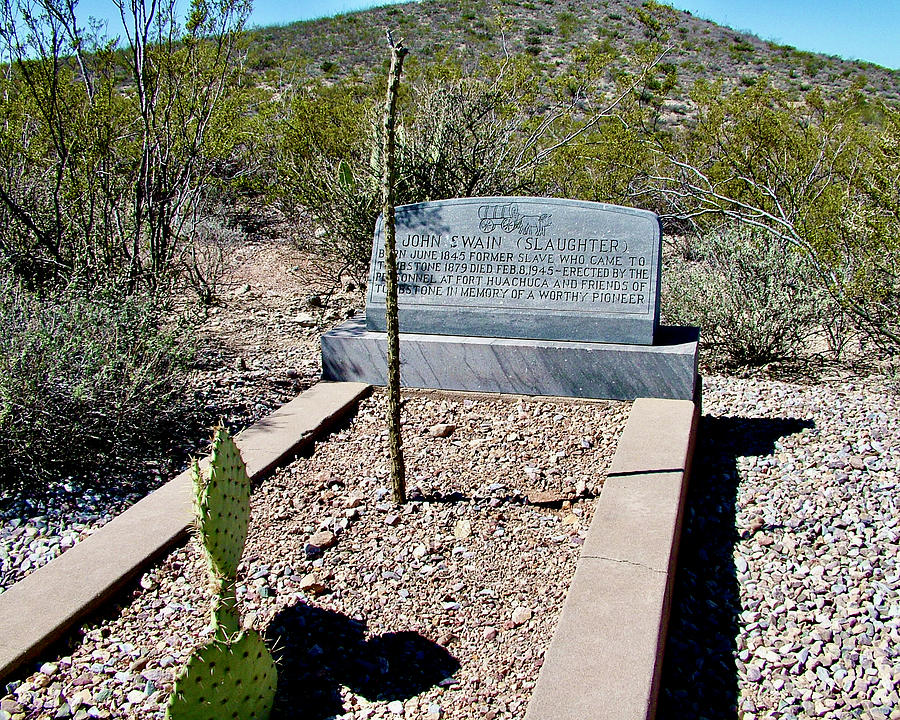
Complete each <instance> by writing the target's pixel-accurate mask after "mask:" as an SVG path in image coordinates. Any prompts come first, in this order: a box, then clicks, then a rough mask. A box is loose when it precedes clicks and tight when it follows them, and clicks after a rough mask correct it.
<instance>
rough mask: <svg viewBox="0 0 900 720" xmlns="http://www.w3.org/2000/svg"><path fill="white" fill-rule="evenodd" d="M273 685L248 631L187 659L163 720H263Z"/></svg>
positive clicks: (271, 666)
mask: <svg viewBox="0 0 900 720" xmlns="http://www.w3.org/2000/svg"><path fill="white" fill-rule="evenodd" d="M277 679H278V678H277V673H276V670H275V663H274V662H273V661H272V656H271V654H270V653H269V651H268V649H267V648H266V646H265V643H263V640H262V638H261V637H260V636H259V633H257V632H255V631H253V630H248V631H247V632H245V633H243V634H242V635H241V636H240V637H238V638H237V639H236V640H235V641H234V642H233V643H228V642H221V641H218V640H214V641H213V642H211V643H209V645H206V646H205V647H202V648H200V649H198V650H196V651H195V652H194V654H193V655H191V658H190V659H189V660H188V663H187V665H186V666H185V667H184V669H183V670H182V672H181V673H180V674H179V676H178V678H177V679H176V680H175V687H174V689H173V690H172V695H171V697H170V698H169V706H168V707H167V708H166V718H169V719H171V720H225V719H226V718H234V719H235V720H265V718H267V717H269V712H270V711H271V709H272V702H273V700H274V699H275V687H276V684H277Z"/></svg>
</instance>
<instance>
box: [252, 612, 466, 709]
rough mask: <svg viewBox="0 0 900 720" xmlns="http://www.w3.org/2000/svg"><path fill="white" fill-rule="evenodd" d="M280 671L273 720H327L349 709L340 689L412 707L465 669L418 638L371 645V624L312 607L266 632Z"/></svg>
mask: <svg viewBox="0 0 900 720" xmlns="http://www.w3.org/2000/svg"><path fill="white" fill-rule="evenodd" d="M266 644H267V645H269V647H271V648H273V655H274V656H275V660H276V663H277V665H278V694H277V696H276V700H275V708H274V710H273V712H272V717H273V718H297V717H302V718H304V720H323V719H324V718H329V717H332V716H334V715H340V714H343V713H344V712H346V711H347V710H348V709H349V708H346V709H345V708H344V704H343V702H342V700H341V695H340V687H341V686H342V685H344V686H346V687H349V688H350V689H351V690H353V691H354V692H355V693H357V694H359V695H362V696H363V697H364V698H366V699H367V700H387V701H390V700H407V699H409V698H411V697H413V696H415V695H418V694H419V693H421V692H424V691H425V690H427V689H428V688H430V687H432V686H433V685H436V684H437V683H439V682H440V681H441V680H444V679H445V678H448V677H450V676H451V675H453V673H455V672H456V671H457V670H458V669H459V661H457V660H456V658H454V657H453V656H452V655H450V653H448V652H447V651H446V650H445V649H444V648H443V647H441V646H440V645H438V644H437V643H434V642H432V641H430V640H428V639H427V638H425V637H423V636H421V635H419V634H418V633H414V632H397V633H386V634H384V635H379V636H376V637H371V638H367V637H366V625H365V623H362V622H358V621H356V620H353V619H351V618H348V617H347V616H346V615H342V614H340V613H336V612H332V611H331V610H324V609H322V608H317V607H313V606H310V605H305V604H302V603H300V604H297V605H295V606H293V607H290V608H287V609H285V610H283V611H282V612H280V613H279V614H278V615H277V616H275V618H274V619H273V620H272V622H271V623H270V624H269V627H268V629H267V631H266Z"/></svg>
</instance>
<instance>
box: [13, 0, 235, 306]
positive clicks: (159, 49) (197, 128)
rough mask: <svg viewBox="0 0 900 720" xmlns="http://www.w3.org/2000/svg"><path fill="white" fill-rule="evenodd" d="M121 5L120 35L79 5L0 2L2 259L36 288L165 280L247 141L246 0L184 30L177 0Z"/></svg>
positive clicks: (211, 9)
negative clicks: (240, 85) (242, 84)
mask: <svg viewBox="0 0 900 720" xmlns="http://www.w3.org/2000/svg"><path fill="white" fill-rule="evenodd" d="M120 7H121V10H122V17H123V22H124V26H123V30H125V33H126V37H125V39H124V41H123V42H122V43H121V47H119V46H118V42H117V41H115V40H112V39H107V38H105V37H103V36H102V35H101V34H100V31H99V29H98V28H90V27H89V28H87V29H86V28H85V27H83V26H82V25H81V24H80V22H79V20H78V18H77V17H76V15H75V11H74V4H68V5H66V4H65V3H63V4H60V3H58V2H55V1H54V0H35V2H26V1H25V0H0V115H2V117H3V118H4V122H3V123H2V125H0V260H2V261H3V262H4V263H5V264H6V265H7V267H8V268H9V269H11V270H12V271H13V272H14V273H15V274H16V275H17V276H18V277H19V278H21V279H22V280H24V281H25V282H27V283H28V284H29V285H30V286H31V287H33V288H42V289H43V290H44V291H55V289H56V288H58V287H62V286H65V285H68V284H69V283H71V282H73V281H76V282H78V283H81V284H85V283H86V284H89V285H91V286H94V287H99V286H103V285H106V284H107V283H109V282H111V281H112V282H120V281H121V282H125V283H127V284H128V285H129V288H130V290H132V291H136V290H144V289H150V290H156V289H157V288H159V287H160V286H165V285H166V284H167V283H168V281H169V280H170V279H171V276H172V274H173V273H176V272H177V271H178V268H179V266H180V259H181V252H182V250H183V248H184V246H185V245H186V244H187V243H189V238H190V235H191V231H192V226H193V223H194V221H195V220H196V214H197V212H198V211H199V210H200V208H201V207H202V203H203V201H204V195H205V193H207V192H208V190H209V188H210V187H211V186H212V185H213V184H214V180H215V175H216V173H217V172H219V171H221V170H222V169H223V166H225V165H227V160H228V157H229V156H230V154H231V151H232V149H233V148H234V146H235V145H236V144H237V143H238V132H237V128H236V127H235V122H236V119H238V118H240V117H241V115H242V108H239V107H236V103H235V100H236V98H237V97H240V95H238V94H237V93H233V92H231V91H233V90H235V88H236V85H237V81H238V76H239V73H240V66H239V62H238V60H239V55H240V54H239V52H238V48H237V46H236V44H237V42H238V39H239V31H240V30H241V28H242V27H243V21H244V18H245V17H246V15H247V13H248V12H249V7H248V6H247V5H246V3H244V2H243V1H242V0H225V1H224V2H222V3H216V4H208V3H205V2H199V1H197V2H194V3H192V4H191V6H190V8H189V16H188V20H187V22H186V27H185V29H184V30H182V29H181V28H180V26H179V25H178V22H177V20H176V18H177V17H178V15H179V13H178V12H177V11H176V9H175V2H174V0H166V1H165V2H163V3H155V2H153V3H151V2H145V1H144V0H136V2H133V3H124V5H121V6H120ZM131 21H133V22H131Z"/></svg>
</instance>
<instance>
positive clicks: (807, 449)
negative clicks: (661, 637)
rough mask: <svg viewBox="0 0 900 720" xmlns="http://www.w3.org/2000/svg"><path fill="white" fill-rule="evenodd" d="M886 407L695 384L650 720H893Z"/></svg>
mask: <svg viewBox="0 0 900 720" xmlns="http://www.w3.org/2000/svg"><path fill="white" fill-rule="evenodd" d="M898 424H900V397H898V395H897V393H896V391H895V390H893V389H891V388H890V387H887V386H885V385H884V383H880V382H878V381H877V380H871V381H865V380H860V381H852V380H844V381H832V382H823V383H820V384H818V385H816V386H800V385H791V384H786V383H781V382H772V381H761V380H737V379H734V378H707V379H706V381H705V386H704V417H703V419H702V420H701V426H700V436H699V442H698V447H697V451H696V455H695V461H694V467H695V472H694V476H693V477H692V480H691V483H692V486H691V490H690V494H689V499H688V510H687V517H686V524H685V528H684V535H683V541H682V547H681V552H680V555H679V570H678V576H677V580H676V593H675V599H674V603H673V615H672V624H671V626H670V634H669V642H668V647H667V654H666V660H665V670H664V680H663V692H662V698H661V702H660V709H659V718H661V719H668V718H703V717H705V718H711V719H712V718H726V717H741V718H743V720H755V719H756V718H815V717H821V718H879V719H881V718H892V719H896V718H900V699H898V686H900V546H898V537H900V526H898V522H900V493H898V490H900V479H898V471H900V432H898V431H900V427H898Z"/></svg>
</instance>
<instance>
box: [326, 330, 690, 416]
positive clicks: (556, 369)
mask: <svg viewBox="0 0 900 720" xmlns="http://www.w3.org/2000/svg"><path fill="white" fill-rule="evenodd" d="M657 337H658V342H657V344H656V345H652V346H643V345H621V344H609V343H586V342H561V341H557V342H551V341H546V340H521V339H510V338H484V337H457V336H452V335H425V334H415V333H402V334H401V338H400V363H401V365H400V379H401V383H402V384H403V385H405V386H406V387H415V388H437V389H442V390H467V391H473V392H497V393H513V394H519V395H558V396H566V397H584V398H606V399H614V400H634V399H635V398H637V397H658V398H673V399H680V400H691V399H693V397H694V390H695V385H696V381H697V341H698V331H697V329H696V328H666V327H662V328H660V329H659V332H658V333H657ZM386 367H387V336H386V335H385V333H383V332H372V331H369V330H366V327H365V322H364V321H363V319H362V318H361V317H358V318H355V319H353V320H350V321H348V322H346V323H344V324H343V325H341V326H340V327H338V328H336V329H334V330H332V331H330V332H328V333H326V334H325V335H323V336H322V372H323V377H324V379H326V380H341V381H355V382H365V383H369V384H372V385H385V384H386Z"/></svg>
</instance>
